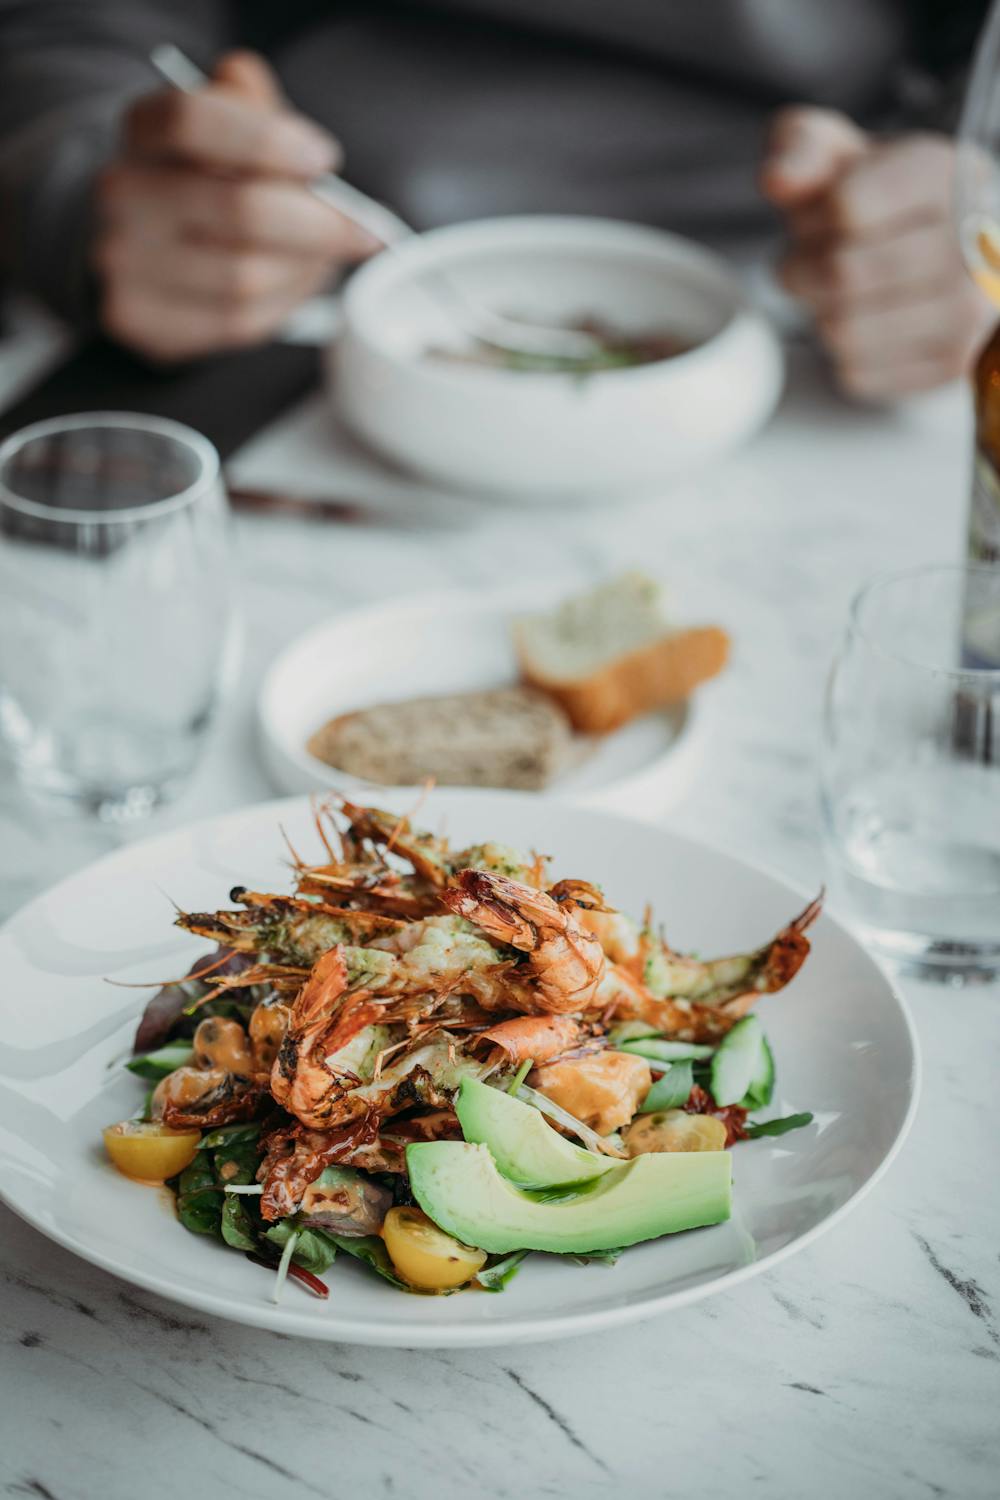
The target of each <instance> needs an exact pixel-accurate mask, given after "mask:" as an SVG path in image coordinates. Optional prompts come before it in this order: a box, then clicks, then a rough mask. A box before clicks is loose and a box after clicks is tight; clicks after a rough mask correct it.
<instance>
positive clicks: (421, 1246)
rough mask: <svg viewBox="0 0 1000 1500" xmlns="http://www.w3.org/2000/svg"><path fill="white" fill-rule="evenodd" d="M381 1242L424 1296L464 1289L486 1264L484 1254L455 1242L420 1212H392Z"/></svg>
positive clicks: (399, 1267) (403, 1209) (387, 1217)
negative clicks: (457, 1287)
mask: <svg viewBox="0 0 1000 1500" xmlns="http://www.w3.org/2000/svg"><path fill="white" fill-rule="evenodd" d="M382 1238H383V1239H384V1240H385V1248H386V1249H387V1250H388V1252H389V1259H390V1260H391V1261H392V1263H393V1265H394V1266H395V1267H396V1270H397V1272H398V1273H399V1275H400V1277H401V1278H402V1279H403V1281H408V1282H409V1283H410V1285H411V1286H415V1287H418V1288H419V1289H420V1291H422V1292H447V1291H451V1290H452V1288H453V1287H456V1286H464V1285H465V1283H466V1282H467V1281H471V1280H472V1278H473V1276H475V1274H476V1272H477V1271H479V1270H481V1269H482V1267H483V1266H484V1264H485V1263H486V1251H485V1250H474V1249H473V1248H472V1247H471V1246H470V1245H463V1244H462V1242H461V1241H460V1240H454V1239H452V1237H451V1235H450V1234H445V1232H444V1230H443V1229H439V1228H438V1227H437V1225H436V1224H435V1223H434V1221H433V1219H429V1218H428V1217H427V1215H426V1214H425V1213H423V1212H421V1210H420V1209H419V1208H390V1210H389V1212H388V1213H387V1214H386V1216H385V1223H384V1224H383V1225H382Z"/></svg>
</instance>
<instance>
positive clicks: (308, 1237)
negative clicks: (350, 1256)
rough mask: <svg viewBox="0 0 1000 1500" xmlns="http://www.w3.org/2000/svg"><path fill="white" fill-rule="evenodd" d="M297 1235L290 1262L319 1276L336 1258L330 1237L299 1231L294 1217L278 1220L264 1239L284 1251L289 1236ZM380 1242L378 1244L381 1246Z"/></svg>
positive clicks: (309, 1230)
mask: <svg viewBox="0 0 1000 1500" xmlns="http://www.w3.org/2000/svg"><path fill="white" fill-rule="evenodd" d="M293 1234H297V1235H298V1240H297V1242H296V1245H295V1251H294V1253H293V1255H292V1260H293V1261H294V1262H295V1264H296V1265H297V1266H301V1267H302V1269H303V1270H304V1271H311V1272H312V1273H313V1275H314V1276H321V1275H322V1274H323V1272H324V1271H328V1270H329V1269H330V1267H331V1266H332V1265H333V1263H334V1261H335V1260H336V1258H337V1244H338V1243H339V1241H338V1242H335V1241H334V1239H333V1236H332V1235H329V1234H324V1233H323V1231H322V1229H300V1228H299V1226H298V1224H297V1223H296V1222H295V1218H294V1216H293V1217H292V1218H288V1219H279V1220H278V1221H277V1223H275V1224H272V1225H271V1227H270V1229H268V1230H267V1231H266V1232H265V1234H264V1238H265V1239H266V1240H269V1241H270V1243H271V1244H272V1245H277V1246H279V1248H281V1249H284V1247H285V1245H286V1244H287V1242H288V1238H289V1236H290V1235H293ZM381 1243H382V1242H381V1240H380V1241H379V1244H381Z"/></svg>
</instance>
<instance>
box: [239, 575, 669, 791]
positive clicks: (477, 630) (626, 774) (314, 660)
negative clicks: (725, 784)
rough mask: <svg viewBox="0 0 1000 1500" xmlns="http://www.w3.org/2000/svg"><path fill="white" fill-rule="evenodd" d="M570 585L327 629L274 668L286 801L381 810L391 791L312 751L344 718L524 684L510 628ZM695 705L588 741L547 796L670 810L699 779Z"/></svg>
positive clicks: (272, 702) (272, 739) (402, 603)
mask: <svg viewBox="0 0 1000 1500" xmlns="http://www.w3.org/2000/svg"><path fill="white" fill-rule="evenodd" d="M570 592H572V590H571V589H567V588H566V586H565V585H563V586H561V587H559V586H555V585H553V586H552V588H551V589H550V590H545V589H540V588H538V587H533V588H532V589H531V591H530V592H524V593H523V595H520V594H519V592H518V591H517V590H514V591H511V590H506V591H505V592H504V593H503V594H495V593H487V594H485V595H484V594H478V595H477V594H472V593H465V592H455V593H445V594H433V595H431V594H419V595H414V596H413V597H412V598H409V599H401V600H396V601H394V602H393V603H390V604H377V605H372V606H371V607H369V608H366V609H359V610H351V611H350V612H349V613H347V614H342V615H336V616H334V617H333V618H332V619H329V620H324V621H323V622H322V624H320V625H316V626H314V627H313V629H312V630H309V631H307V632H306V633H305V634H304V635H301V636H299V638H298V639H297V640H295V641H293V642H292V644H291V645H290V646H288V647H287V648H286V650H285V651H283V652H282V654H281V655H280V656H279V657H278V659H277V661H275V662H274V663H273V664H272V666H271V667H270V669H269V671H268V673H267V675H266V676H265V678H264V681H263V683H262V684H261V688H260V693H259V694H258V698H257V729H258V737H259V742H260V746H261V753H262V755H263V758H264V763H265V765H266V767H267V770H268V773H269V775H270V776H271V779H272V781H273V782H274V783H275V785H276V787H277V788H278V790H279V791H282V792H290V793H295V792H309V791H327V790H330V789H334V790H338V791H341V792H345V793H347V794H348V795H352V796H357V797H359V798H360V799H361V800H365V799H366V798H367V799H368V800H369V801H378V800H379V799H380V797H382V796H383V795H384V788H383V787H381V786H379V785H376V784H373V783H372V782H368V781H363V780H361V779H360V778H357V777H352V776H347V775H345V773H344V772H343V771H337V770H334V768H333V767H332V766H328V765H325V764H324V762H323V761H321V760H317V759H316V757H315V756H314V755H311V754H310V753H309V751H308V750H307V749H306V741H307V740H308V739H309V737H310V735H311V734H313V732H314V731H315V730H317V729H319V727H320V726H321V725H322V724H324V723H325V722H326V721H327V719H331V718H333V716H334V715H335V714H338V713H348V712H350V711H351V710H353V709H357V708H367V707H370V706H371V705H372V704H374V703H387V702H391V701H392V700H394V699H403V698H412V697H416V696H421V695H423V694H428V693H462V692H469V691H473V690H479V689H487V688H494V687H503V686H506V685H507V684H509V683H512V682H516V680H517V676H518V669H517V662H516V660H515V657H514V648H513V645H512V644H511V638H510V622H511V620H512V618H513V617H514V616H515V615H516V614H518V613H520V612H521V611H523V610H526V609H531V608H535V609H538V608H540V607H541V608H544V607H545V606H546V605H547V604H548V603H549V602H551V603H552V604H555V603H556V601H557V600H559V599H560V598H564V597H566V595H567V593H570ZM697 724H698V711H697V707H696V700H695V699H694V698H692V699H690V700H689V701H688V702H687V703H684V704H682V705H680V706H678V707H676V708H672V709H667V710H664V711H662V712H659V713H653V714H646V715H645V716H644V717H643V718H641V719H637V720H635V721H634V722H633V723H631V724H627V725H625V727H624V728H623V729H619V730H618V731H617V732H616V733H615V734H608V735H603V736H600V737H595V736H584V735H578V736H577V737H576V745H575V753H574V756H573V759H572V762H571V764H570V765H569V766H568V767H567V768H566V770H565V771H564V772H563V773H562V774H561V775H560V776H559V777H558V778H557V779H556V780H555V781H554V782H553V783H552V784H551V786H550V787H549V788H547V795H551V794H555V795H556V796H564V797H573V798H575V799H577V800H580V801H585V802H587V803H590V804H592V805H598V804H600V805H601V806H602V807H609V808H616V809H618V810H621V811H628V810H629V809H630V808H631V807H635V806H642V807H645V808H647V809H648V808H650V807H652V808H654V809H655V810H657V811H662V810H663V809H664V808H665V807H667V806H670V805H671V804H672V803H674V802H675V801H676V800H677V799H678V798H679V797H680V796H681V795H682V793H683V792H684V791H685V790H686V789H687V787H688V785H689V783H690V780H691V778H692V776H693V773H694V771H695V770H696V768H697V760H698V756H697V738H698V736H697Z"/></svg>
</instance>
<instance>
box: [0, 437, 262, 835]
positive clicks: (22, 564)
mask: <svg viewBox="0 0 1000 1500" xmlns="http://www.w3.org/2000/svg"><path fill="white" fill-rule="evenodd" d="M229 554H230V546H229V538H228V522H227V512H226V505H225V496H224V493H223V489H222V485H221V482H220V479H219V460H218V455H217V454H216V452H215V449H214V448H213V447H212V445H211V443H210V442H208V440H207V439H206V438H204V437H202V436H201V435H200V434H199V433H196V432H193V431H192V430H191V429H190V428H189V427H184V426H182V424H181V423H179V422H170V421H166V420H163V419H160V418H156V417H144V416H135V415H132V414H130V413H125V412H86V413H84V414H82V415H80V416H72V417H61V418H55V419H53V420H50V421H46V422H37V423H35V424H34V425H32V426H30V427H26V428H24V429H22V431H21V432H19V433H15V434H14V435H13V436H12V437H9V438H8V439H7V440H6V441H5V442H4V443H3V444H0V752H3V753H5V754H6V757H7V758H9V760H10V761H11V762H12V764H13V768H14V771H15V774H16V775H17V776H18V777H19V779H20V781H21V783H22V785H24V786H25V787H27V788H29V789H31V790H32V791H34V792H36V793H41V794H45V795H46V796H47V797H48V799H49V800H50V802H52V803H56V804H60V805H62V806H64V807H66V808H77V809H82V810H84V811H86V812H89V813H92V814H95V815H96V816H97V817H99V818H101V819H102V820H104V821H107V822H119V823H120V822H125V821H128V820H130V819H133V818H135V817H139V816H142V815H144V814H146V813H148V812H150V811H151V810H152V809H153V808H154V807H155V806H157V804H158V803H160V802H161V801H163V800H164V799H165V798H166V797H168V796H169V795H170V794H171V793H172V792H174V791H175V790H176V789H177V788H178V787H179V786H180V784H181V783H182V781H183V780H184V778H185V777H186V776H187V775H188V774H189V773H190V771H191V770H192V769H193V767H194V765H195V762H196V760H197V758H198V755H199V753H200V751H201V749H202V747H203V745H204V743H205V739H206V735H207V732H208V729H209V726H210V724H211V722H212V719H213V716H214V712H215V708H216V704H217V702H218V699H219V695H220V687H221V683H222V677H223V666H224V659H225V648H226V646H227V645H228V644H229V643H230V642H231V641H232V639H233V636H232V630H231V624H232V618H231V609H230V601H229V584H228V574H229Z"/></svg>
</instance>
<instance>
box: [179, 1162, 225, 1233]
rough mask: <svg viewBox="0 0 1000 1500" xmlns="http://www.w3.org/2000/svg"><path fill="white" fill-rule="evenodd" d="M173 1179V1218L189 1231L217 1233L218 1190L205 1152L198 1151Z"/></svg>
mask: <svg viewBox="0 0 1000 1500" xmlns="http://www.w3.org/2000/svg"><path fill="white" fill-rule="evenodd" d="M176 1182H177V1217H178V1218H179V1219H180V1221H181V1223H182V1224H183V1225H184V1228H185V1229H190V1231H191V1233H192V1234H216V1235H217V1234H221V1232H222V1229H221V1221H222V1206H223V1205H222V1196H223V1195H222V1189H221V1188H220V1187H219V1185H218V1184H217V1183H216V1180H215V1169H214V1167H213V1165H212V1158H211V1155H210V1153H209V1152H208V1151H198V1152H197V1153H196V1155H195V1157H194V1160H193V1161H192V1162H191V1164H190V1166H187V1167H185V1168H184V1170H183V1172H182V1173H181V1175H180V1177H178V1178H177V1179H176Z"/></svg>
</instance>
